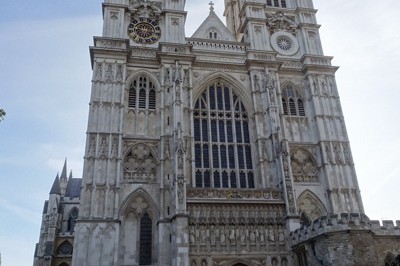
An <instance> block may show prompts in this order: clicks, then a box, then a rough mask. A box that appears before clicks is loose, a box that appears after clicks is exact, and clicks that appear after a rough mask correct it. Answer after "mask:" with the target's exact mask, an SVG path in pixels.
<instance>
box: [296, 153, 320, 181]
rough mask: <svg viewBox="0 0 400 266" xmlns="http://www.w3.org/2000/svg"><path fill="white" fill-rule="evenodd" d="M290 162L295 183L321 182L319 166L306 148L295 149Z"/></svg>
mask: <svg viewBox="0 0 400 266" xmlns="http://www.w3.org/2000/svg"><path fill="white" fill-rule="evenodd" d="M290 160H291V163H292V173H293V179H294V182H302V183H317V182H319V179H318V165H317V163H316V160H315V159H314V157H313V156H312V154H311V153H310V152H309V151H307V150H306V149H304V148H293V149H292V151H291V157H290Z"/></svg>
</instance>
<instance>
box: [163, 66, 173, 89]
mask: <svg viewBox="0 0 400 266" xmlns="http://www.w3.org/2000/svg"><path fill="white" fill-rule="evenodd" d="M164 81H165V85H170V84H171V73H170V71H169V68H168V67H167V68H165V76H164Z"/></svg>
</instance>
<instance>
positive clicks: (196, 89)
mask: <svg viewBox="0 0 400 266" xmlns="http://www.w3.org/2000/svg"><path fill="white" fill-rule="evenodd" d="M215 81H221V82H222V83H225V84H226V85H228V86H229V87H230V88H231V89H232V90H233V92H234V93H235V94H236V95H238V96H239V99H240V100H241V101H242V103H243V105H244V107H245V108H246V111H247V112H248V113H249V117H252V116H253V114H254V107H253V99H252V96H251V93H250V92H251V90H250V89H249V88H246V87H245V86H244V85H243V84H242V82H240V81H239V80H237V79H236V78H235V77H232V76H231V75H229V74H227V73H224V72H222V71H218V72H215V73H212V74H210V75H207V76H206V77H204V78H203V79H200V80H199V81H197V82H195V83H194V84H193V103H192V105H193V106H194V104H195V103H196V101H197V100H198V99H199V98H200V96H201V94H202V93H203V91H204V90H206V89H207V88H208V86H209V85H210V84H212V83H214V82H215ZM249 86H250V85H249Z"/></svg>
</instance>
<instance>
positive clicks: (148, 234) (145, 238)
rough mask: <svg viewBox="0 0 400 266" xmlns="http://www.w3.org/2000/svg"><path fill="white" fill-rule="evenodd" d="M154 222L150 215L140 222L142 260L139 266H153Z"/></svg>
mask: <svg viewBox="0 0 400 266" xmlns="http://www.w3.org/2000/svg"><path fill="white" fill-rule="evenodd" d="M151 250H152V222H151V218H150V216H149V214H148V213H145V214H144V215H143V218H142V220H141V221H140V258H139V265H151V256H152V253H151Z"/></svg>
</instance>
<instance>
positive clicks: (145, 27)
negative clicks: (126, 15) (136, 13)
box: [128, 18, 161, 44]
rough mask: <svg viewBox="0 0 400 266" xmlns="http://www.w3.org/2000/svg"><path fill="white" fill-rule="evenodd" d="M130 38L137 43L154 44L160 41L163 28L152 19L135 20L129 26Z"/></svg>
mask: <svg viewBox="0 0 400 266" xmlns="http://www.w3.org/2000/svg"><path fill="white" fill-rule="evenodd" d="M128 36H129V38H131V39H132V41H134V42H136V43H141V44H152V43H155V42H157V41H158V40H159V39H160V37H161V28H160V26H159V25H158V24H157V22H156V21H154V20H153V19H150V18H138V19H133V20H132V22H131V23H130V24H129V26H128Z"/></svg>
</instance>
